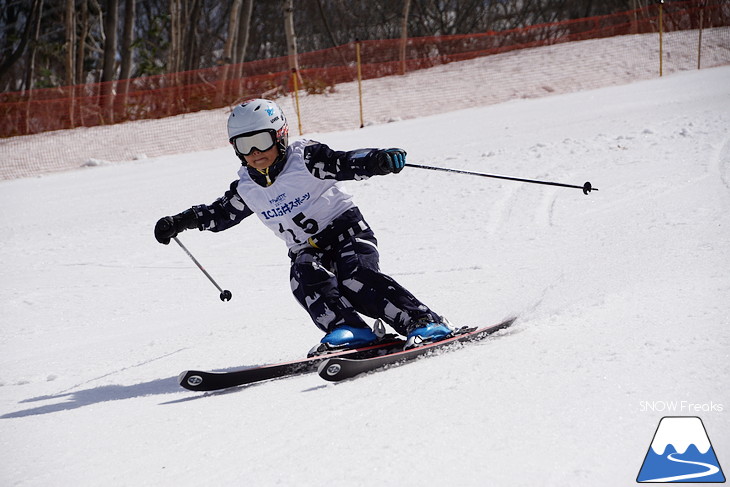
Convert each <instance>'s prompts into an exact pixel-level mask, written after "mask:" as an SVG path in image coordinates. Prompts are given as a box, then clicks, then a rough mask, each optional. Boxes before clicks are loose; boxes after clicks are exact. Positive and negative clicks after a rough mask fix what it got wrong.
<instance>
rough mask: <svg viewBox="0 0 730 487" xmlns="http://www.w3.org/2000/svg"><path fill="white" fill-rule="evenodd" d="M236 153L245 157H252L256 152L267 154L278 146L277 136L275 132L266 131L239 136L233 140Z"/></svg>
mask: <svg viewBox="0 0 730 487" xmlns="http://www.w3.org/2000/svg"><path fill="white" fill-rule="evenodd" d="M231 143H232V144H233V147H234V149H235V150H236V152H238V153H239V154H241V155H243V156H248V155H250V154H251V153H252V152H253V151H254V150H257V151H259V152H266V151H267V150H269V149H271V148H272V147H274V144H276V135H275V132H274V131H273V130H264V131H262V132H254V133H248V134H243V135H239V136H238V137H234V138H233V139H231Z"/></svg>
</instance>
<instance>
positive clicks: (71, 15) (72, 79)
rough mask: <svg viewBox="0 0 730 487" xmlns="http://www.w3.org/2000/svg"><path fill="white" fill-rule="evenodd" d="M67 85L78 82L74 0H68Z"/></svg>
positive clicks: (66, 19)
mask: <svg viewBox="0 0 730 487" xmlns="http://www.w3.org/2000/svg"><path fill="white" fill-rule="evenodd" d="M65 21H66V22H65V23H66V86H73V85H75V84H76V69H75V68H76V63H75V61H76V59H75V58H76V56H75V53H76V52H75V51H76V8H75V2H74V0H66V18H65Z"/></svg>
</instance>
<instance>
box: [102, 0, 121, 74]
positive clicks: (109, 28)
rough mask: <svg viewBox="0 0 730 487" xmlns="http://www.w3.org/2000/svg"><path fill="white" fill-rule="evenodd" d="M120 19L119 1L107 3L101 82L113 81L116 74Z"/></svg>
mask: <svg viewBox="0 0 730 487" xmlns="http://www.w3.org/2000/svg"><path fill="white" fill-rule="evenodd" d="M118 17H119V0H107V1H106V18H105V19H104V36H105V38H106V39H105V41H104V65H103V67H102V72H101V81H102V82H105V81H112V80H113V79H114V74H115V64H114V62H115V60H116V55H117V21H118Z"/></svg>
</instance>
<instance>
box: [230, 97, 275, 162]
mask: <svg viewBox="0 0 730 487" xmlns="http://www.w3.org/2000/svg"><path fill="white" fill-rule="evenodd" d="M261 132H268V133H270V134H271V139H272V142H273V143H274V144H276V145H277V146H278V147H279V154H280V155H284V154H285V153H286V148H287V146H288V145H289V125H288V124H287V123H286V117H285V116H284V112H283V111H282V110H281V108H280V107H279V105H277V104H276V103H275V102H273V101H271V100H265V99H263V98H254V99H252V100H247V101H244V102H243V103H241V104H240V105H237V106H236V107H235V108H234V109H233V111H232V112H231V114H230V115H229V116H228V140H229V142H230V143H231V145H233V149H234V150H235V151H236V155H237V156H238V157H239V158H240V159H241V162H243V163H244V164H246V161H245V160H244V158H243V153H242V152H241V151H240V150H239V148H238V144H236V143H235V139H237V138H239V137H241V136H244V135H246V136H248V135H254V134H256V133H261ZM257 149H259V150H262V149H264V148H263V147H257Z"/></svg>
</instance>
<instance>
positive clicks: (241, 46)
mask: <svg viewBox="0 0 730 487" xmlns="http://www.w3.org/2000/svg"><path fill="white" fill-rule="evenodd" d="M252 14H253V0H244V1H243V8H242V9H241V20H240V21H239V22H238V35H237V37H236V43H237V46H236V57H235V59H234V62H235V63H242V62H243V61H244V60H245V59H246V49H247V48H248V38H249V34H250V32H251V29H250V26H251V16H252Z"/></svg>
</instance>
